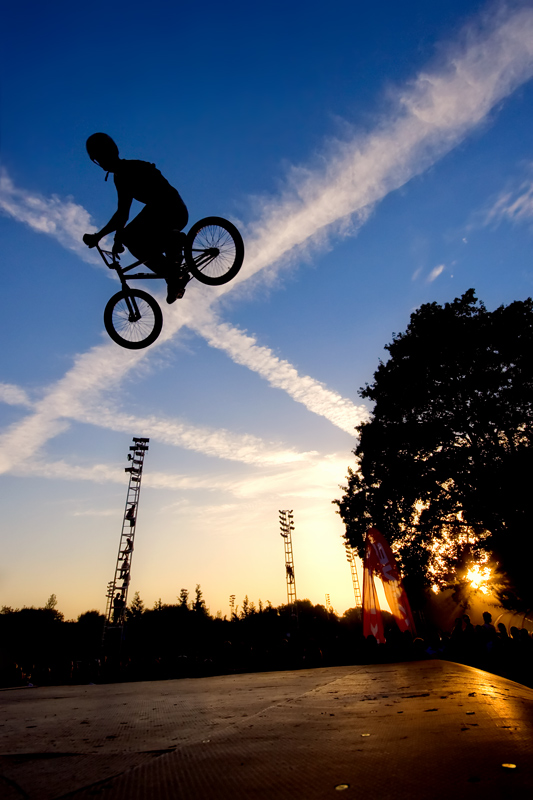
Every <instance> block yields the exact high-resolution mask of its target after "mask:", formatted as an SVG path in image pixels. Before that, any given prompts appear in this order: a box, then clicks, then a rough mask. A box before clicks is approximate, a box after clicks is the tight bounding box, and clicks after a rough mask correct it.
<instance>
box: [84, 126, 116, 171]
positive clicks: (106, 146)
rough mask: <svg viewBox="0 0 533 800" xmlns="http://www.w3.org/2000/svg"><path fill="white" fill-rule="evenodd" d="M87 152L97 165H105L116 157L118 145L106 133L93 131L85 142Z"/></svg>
mask: <svg viewBox="0 0 533 800" xmlns="http://www.w3.org/2000/svg"><path fill="white" fill-rule="evenodd" d="M85 146H86V148H87V152H88V154H89V158H90V159H91V161H94V163H95V164H98V166H99V167H102V166H104V165H105V166H107V165H108V164H109V162H111V163H113V162H114V161H116V159H117V158H118V147H117V145H116V144H115V142H114V141H113V139H112V138H111V136H108V135H107V133H93V134H92V136H89V138H88V139H87V142H86V145H85Z"/></svg>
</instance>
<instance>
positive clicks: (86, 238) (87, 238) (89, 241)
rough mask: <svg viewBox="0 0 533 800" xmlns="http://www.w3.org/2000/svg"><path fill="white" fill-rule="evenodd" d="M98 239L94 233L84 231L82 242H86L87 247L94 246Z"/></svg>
mask: <svg viewBox="0 0 533 800" xmlns="http://www.w3.org/2000/svg"><path fill="white" fill-rule="evenodd" d="M99 241H100V240H99V239H98V235H97V234H96V233H85V234H84V235H83V243H84V244H86V245H87V247H96V245H97V244H98V242H99Z"/></svg>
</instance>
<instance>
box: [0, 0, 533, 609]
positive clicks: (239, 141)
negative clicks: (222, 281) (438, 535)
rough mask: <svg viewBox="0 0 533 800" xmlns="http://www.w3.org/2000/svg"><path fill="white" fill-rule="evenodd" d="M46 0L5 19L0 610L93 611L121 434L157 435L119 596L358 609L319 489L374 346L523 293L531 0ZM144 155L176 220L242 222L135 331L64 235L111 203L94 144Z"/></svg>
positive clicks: (214, 605) (530, 191)
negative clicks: (109, 141)
mask: <svg viewBox="0 0 533 800" xmlns="http://www.w3.org/2000/svg"><path fill="white" fill-rule="evenodd" d="M327 10H328V16H326V13H325V8H324V6H323V4H318V3H313V2H311V3H306V4H305V5H304V4H301V3H298V2H295V3H283V4H282V3H279V2H273V3H272V2H271V3H269V4H268V5H267V6H264V7H258V8H255V7H252V6H251V5H250V4H249V3H244V2H243V3H239V2H228V3H226V4H224V5H223V6H222V5H221V4H219V3H210V2H207V3H204V4H203V5H202V7H201V8H199V7H198V6H197V4H187V3H185V4H181V5H180V7H179V8H178V7H177V6H174V4H169V3H162V2H153V3H151V4H150V5H149V7H148V6H143V5H141V4H139V3H135V2H133V3H128V4H125V3H122V2H116V3H109V4H104V3H98V2H97V3H93V4H92V5H91V6H90V8H82V7H80V6H75V5H74V6H73V5H72V4H68V3H66V2H64V3H63V2H59V3H56V4H54V5H53V7H50V6H47V7H44V6H42V5H39V4H37V3H27V2H22V3H20V4H18V5H17V7H16V8H15V7H14V6H12V7H11V8H10V9H9V11H8V12H7V14H6V15H5V17H7V18H5V19H4V22H5V24H4V26H3V34H2V39H3V41H2V47H1V51H2V59H3V62H4V63H3V74H4V75H5V78H4V85H3V90H2V92H3V98H2V120H1V125H2V129H1V145H2V173H1V176H0V180H1V183H0V231H1V242H2V244H1V247H2V265H3V292H4V303H3V314H2V319H1V321H0V325H1V326H2V336H3V341H4V343H5V346H4V348H3V352H2V358H1V374H0V382H1V385H0V424H1V431H0V447H1V454H0V470H1V472H2V474H1V477H0V481H1V484H2V489H1V491H2V498H3V499H2V507H3V515H2V516H3V520H2V522H3V524H2V534H1V536H2V560H1V563H0V604H7V605H12V606H22V605H24V604H27V605H31V604H35V605H41V604H43V603H44V602H45V601H46V599H47V597H48V596H49V595H50V594H51V593H52V592H53V593H55V594H56V595H57V597H58V603H59V607H60V608H61V609H62V610H63V611H64V612H65V613H66V615H67V617H75V616H77V615H78V614H79V613H81V612H83V611H85V610H87V609H90V608H99V609H101V610H103V607H104V603H105V588H106V584H107V581H108V580H110V579H111V577H112V574H113V567H114V559H115V556H116V550H117V546H118V537H119V533H120V523H121V514H122V510H123V507H124V501H125V494H126V485H127V484H126V477H125V474H124V472H123V467H124V465H125V461H126V453H127V452H128V447H129V444H130V441H131V437H132V436H149V437H150V439H151V443H150V451H149V453H148V455H147V458H146V462H145V475H144V480H143V490H142V496H141V508H140V513H139V525H138V529H137V540H136V549H135V557H134V560H133V567H132V579H131V586H130V592H134V591H137V590H138V591H139V592H140V593H141V596H142V597H143V599H144V600H145V602H146V603H147V605H152V604H153V603H154V602H155V600H157V598H159V597H161V598H162V600H163V602H169V603H170V602H174V600H175V598H176V596H177V595H178V594H179V591H180V589H181V587H188V588H189V589H190V590H193V589H194V586H195V584H196V583H200V584H201V585H202V588H203V590H204V593H205V597H206V600H207V603H208V605H209V607H210V609H211V612H212V613H216V612H217V611H218V610H220V611H222V613H223V614H226V613H228V598H229V595H230V594H236V596H237V602H238V603H239V604H240V602H241V601H242V598H243V597H244V595H245V594H248V596H249V597H250V599H252V600H254V601H255V602H257V601H258V599H259V598H261V599H262V600H263V601H264V602H265V601H266V600H271V601H272V602H273V603H274V604H277V603H281V602H284V601H285V597H286V595H285V582H284V567H283V544H282V539H281V538H280V537H279V528H278V509H284V508H290V509H293V510H294V515H295V523H296V530H295V534H294V556H295V573H296V587H297V593H298V596H299V597H309V598H310V599H311V600H312V601H313V602H322V603H323V602H324V600H325V593H326V592H327V593H329V594H330V596H331V602H332V604H333V606H334V607H335V609H336V610H337V611H339V612H341V613H342V612H343V611H344V610H345V609H346V608H348V607H350V606H351V605H353V592H352V586H351V578H350V572H349V567H348V565H347V563H346V560H345V556H344V549H343V544H342V540H341V535H342V525H341V522H340V520H339V518H338V517H337V516H336V515H335V510H334V507H333V506H332V505H331V501H332V500H333V499H334V498H335V497H338V496H339V492H340V490H339V488H338V486H339V484H342V483H343V482H344V478H345V474H346V468H347V466H348V465H350V464H351V463H352V462H353V457H352V456H351V450H352V448H353V447H354V446H355V438H354V426H355V425H356V424H358V422H360V421H361V420H362V419H364V418H366V417H367V415H368V414H369V413H370V411H371V409H370V408H369V407H368V405H365V404H363V403H362V401H361V400H360V398H359V397H358V389H359V387H360V386H362V385H364V383H365V382H368V381H371V380H372V376H373V372H374V370H375V369H376V367H377V364H378V361H379V359H380V358H384V357H385V356H386V353H385V351H384V349H383V348H384V345H385V344H386V343H388V342H389V341H390V340H391V338H392V335H393V333H394V332H399V331H401V330H404V329H405V327H406V325H407V324H408V322H409V316H410V314H411V313H412V311H413V310H414V309H416V308H417V307H418V306H419V305H420V304H421V303H424V302H430V301H433V300H436V301H438V302H446V301H448V300H452V299H453V298H454V297H456V296H458V295H460V294H462V293H463V292H464V291H465V290H466V289H468V288H470V287H474V288H475V289H476V292H477V294H478V297H479V298H480V299H482V300H483V301H484V302H485V303H486V305H487V307H488V308H495V307H496V306H498V305H500V304H502V303H505V304H506V303H509V302H511V301H512V300H515V299H524V298H526V297H528V296H530V295H531V293H532V290H533V289H532V285H533V268H532V266H531V256H530V248H531V224H532V218H533V158H532V152H531V136H530V128H531V117H532V99H533V85H532V81H531V78H532V77H533V4H532V3H531V2H515V3H508V4H506V5H503V4H500V3H485V2H475V3H474V2H470V3H469V2H464V0H463V1H462V2H453V1H450V0H446V2H444V0H443V1H442V2H440V0H434V2H432V3H427V2H406V3H402V4H399V3H395V2H379V3H375V4H372V5H369V4H364V3H359V2H356V3H354V2H353V0H352V2H336V0H333V2H332V3H330V4H328V6H327ZM99 130H101V131H105V132H107V133H109V134H110V135H112V136H113V137H114V138H115V140H116V141H117V143H118V145H119V147H120V151H121V155H122V156H123V157H125V158H141V159H146V160H149V161H155V163H156V165H157V166H158V167H159V168H160V169H161V171H162V172H163V174H164V175H165V176H166V177H167V178H168V180H169V181H170V182H171V183H172V184H173V185H175V186H176V187H177V188H178V189H179V191H180V192H181V194H182V196H183V198H184V199H185V201H186V203H187V205H188V207H189V211H190V219H191V221H194V220H196V219H199V218H201V217H204V216H207V215H212V214H216V215H220V216H224V217H227V218H228V219H230V220H232V221H233V222H234V223H235V224H237V225H238V227H239V228H240V229H241V230H242V233H243V236H244V239H245V244H246V260H245V263H244V266H243V269H242V270H241V273H240V274H239V276H238V278H237V279H236V280H235V281H233V282H232V283H230V284H227V285H226V286H225V287H221V288H220V289H216V288H211V287H203V286H200V285H199V284H196V283H193V284H191V285H190V286H189V288H188V290H187V294H186V295H185V298H184V299H183V300H181V301H178V302H177V303H176V304H174V305H173V306H172V307H169V306H167V305H166V304H165V303H164V295H163V287H160V286H159V285H158V283H156V282H151V283H150V285H149V287H147V288H149V289H150V290H151V291H152V290H153V291H154V293H155V294H156V295H157V296H158V298H159V299H160V300H161V301H162V307H163V313H164V328H163V333H162V335H161V337H160V339H159V340H158V342H157V343H156V344H155V345H153V346H152V347H151V348H149V349H148V350H146V351H143V352H140V353H137V354H135V353H133V354H132V353H129V352H127V351H125V350H122V349H120V348H119V347H117V346H116V345H114V344H113V343H112V342H111V341H110V340H109V338H108V337H107V334H106V333H105V330H104V327H103V320H102V314H103V309H104V306H105V303H106V302H107V300H108V298H109V297H110V296H111V294H113V293H114V292H115V291H116V289H117V287H116V283H114V282H113V278H112V276H111V275H110V274H109V272H108V271H106V270H105V269H104V268H103V266H102V264H99V263H98V260H97V258H96V257H95V256H94V252H93V251H91V252H89V251H88V250H87V249H86V248H85V247H84V246H83V244H82V243H81V236H82V234H83V233H84V232H86V231H90V230H96V229H98V228H100V227H102V226H103V224H104V223H105V222H106V221H107V220H108V218H109V217H110V216H111V214H112V213H113V211H114V209H115V198H116V195H115V190H114V186H113V184H112V182H111V181H108V182H107V183H105V182H104V175H103V173H102V172H101V170H99V169H98V167H96V166H95V165H94V164H92V163H91V162H90V161H89V159H88V158H87V157H86V154H85V139H86V138H87V136H88V135H90V134H91V133H93V132H94V131H99Z"/></svg>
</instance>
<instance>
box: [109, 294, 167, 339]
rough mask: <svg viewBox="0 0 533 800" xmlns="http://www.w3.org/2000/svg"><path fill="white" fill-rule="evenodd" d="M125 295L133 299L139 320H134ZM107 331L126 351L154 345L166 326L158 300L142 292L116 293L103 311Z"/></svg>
mask: <svg viewBox="0 0 533 800" xmlns="http://www.w3.org/2000/svg"><path fill="white" fill-rule="evenodd" d="M126 296H128V297H134V298H135V301H136V304H137V308H138V309H139V313H140V315H141V316H140V319H138V320H131V319H130V312H129V308H128V305H127V303H126ZM104 325H105V328H106V331H107V332H108V334H109V335H110V337H111V338H112V339H113V341H114V342H115V343H116V344H119V345H120V346H121V347H125V348H126V349H127V350H142V348H143V347H148V346H149V345H151V344H153V343H154V342H155V340H156V339H157V337H158V336H159V334H160V333H161V329H162V327H163V313H162V311H161V308H160V307H159V304H158V302H157V300H155V298H153V297H152V295H151V294H148V292H143V291H141V290H140V289H129V290H128V291H127V292H126V291H124V290H123V291H121V292H117V294H114V295H113V297H112V298H111V299H110V300H109V302H108V303H107V305H106V307H105V311H104Z"/></svg>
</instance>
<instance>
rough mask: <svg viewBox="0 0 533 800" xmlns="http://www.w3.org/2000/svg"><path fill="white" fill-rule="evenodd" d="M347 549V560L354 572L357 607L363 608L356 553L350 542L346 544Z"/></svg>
mask: <svg viewBox="0 0 533 800" xmlns="http://www.w3.org/2000/svg"><path fill="white" fill-rule="evenodd" d="M344 547H345V550H346V561H347V562H348V564H349V565H350V572H351V573H352V585H353V593H354V597H355V605H356V607H359V608H361V607H362V605H363V602H362V600H361V589H360V587H359V578H358V577H357V567H356V565H355V553H354V550H353V547H352V546H351V545H350V544H348V542H346V543H345V545H344Z"/></svg>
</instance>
